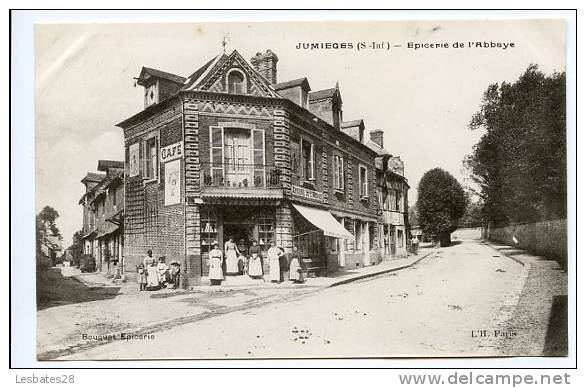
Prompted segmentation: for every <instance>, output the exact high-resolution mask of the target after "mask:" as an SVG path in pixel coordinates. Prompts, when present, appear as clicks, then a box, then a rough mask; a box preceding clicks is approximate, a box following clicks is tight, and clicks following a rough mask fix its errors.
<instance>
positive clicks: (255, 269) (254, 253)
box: [248, 240, 262, 279]
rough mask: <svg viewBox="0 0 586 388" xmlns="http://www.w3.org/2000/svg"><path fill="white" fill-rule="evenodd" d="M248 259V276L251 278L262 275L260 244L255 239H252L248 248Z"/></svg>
mask: <svg viewBox="0 0 586 388" xmlns="http://www.w3.org/2000/svg"><path fill="white" fill-rule="evenodd" d="M248 252H249V253H250V259H249V260H248V276H250V277H251V278H253V279H258V278H260V277H262V259H261V257H260V246H259V245H258V243H257V242H256V240H252V246H251V247H250V249H249V250H248Z"/></svg>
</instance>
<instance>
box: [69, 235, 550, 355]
mask: <svg viewBox="0 0 586 388" xmlns="http://www.w3.org/2000/svg"><path fill="white" fill-rule="evenodd" d="M454 237H455V238H454V240H455V241H454V243H453V245H452V246H451V247H448V248H440V249H438V250H436V251H434V252H433V253H432V254H431V255H429V256H428V257H427V258H425V259H423V260H422V261H420V262H419V263H417V264H415V265H414V266H412V267H410V268H406V269H403V270H400V271H397V272H392V273H389V274H386V275H380V276H378V277H376V278H371V279H367V280H361V281H356V282H353V283H349V284H346V285H341V286H337V287H332V288H325V289H321V290H319V291H308V290H305V291H301V290H296V291H295V292H287V291H286V290H280V293H279V297H277V298H273V300H271V301H268V302H264V303H260V304H259V305H258V306H257V307H255V306H251V307H250V308H246V309H239V308H235V309H234V310H233V311H228V312H224V313H222V314H214V313H213V309H212V313H210V314H208V315H206V316H205V317H202V318H201V319H197V320H194V321H193V322H189V321H187V322H177V324H175V325H167V326H165V327H164V328H163V329H161V330H159V331H153V332H152V333H151V334H152V335H151V336H146V337H148V338H144V339H132V340H129V341H126V340H115V341H110V342H108V343H107V344H104V345H101V346H93V347H89V348H87V349H83V348H82V349H80V351H72V352H70V353H69V354H65V355H61V356H60V357H58V358H59V359H76V360H81V359H152V358H248V357H259V358H266V357H278V358H288V357H393V356H419V357H421V356H466V355H468V356H470V355H474V356H491V355H497V354H502V353H501V350H502V349H501V348H502V343H503V342H502V341H503V338H504V337H505V336H506V335H520V334H522V333H513V334H511V333H510V332H508V331H506V330H505V329H504V327H505V326H504V324H505V323H506V322H504V320H507V319H510V314H507V313H504V312H503V311H504V310H506V308H504V307H503V306H505V305H508V306H509V307H510V305H511V303H510V301H515V300H518V298H519V293H520V292H521V290H522V288H523V281H524V277H523V276H520V275H522V269H523V266H522V265H520V264H519V263H518V262H516V261H514V260H512V259H511V258H508V257H505V256H504V255H502V254H500V253H499V252H498V251H497V250H495V249H493V248H490V247H488V246H486V245H484V244H481V243H480V242H479V241H478V240H476V239H475V238H476V237H477V235H476V231H473V232H472V233H464V232H460V231H457V232H456V233H454ZM520 279H521V280H520ZM520 281H521V283H520ZM257 291H258V290H257ZM257 291H255V292H257ZM253 294H254V292H253ZM176 298H178V299H177V300H176V301H175V302H176V304H181V305H183V306H194V307H197V305H198V298H199V299H201V300H202V302H203V304H205V299H206V298H203V297H201V296H199V295H197V294H196V295H193V294H191V295H184V296H177V297H176ZM243 298H244V299H243ZM245 299H246V297H245V296H243V297H242V298H240V300H241V301H242V300H245ZM237 302H238V301H236V303H237ZM208 307H209V306H208ZM135 308H136V309H140V308H141V307H140V305H139V304H137V305H136V307H135ZM542 310H543V309H542ZM505 312H506V311H505ZM497 329H498V330H499V333H498V334H497V333H495V332H494V331H495V330H497ZM533 330H539V328H538V327H534V328H533ZM109 333H110V332H107V333H106V332H104V333H103V334H109Z"/></svg>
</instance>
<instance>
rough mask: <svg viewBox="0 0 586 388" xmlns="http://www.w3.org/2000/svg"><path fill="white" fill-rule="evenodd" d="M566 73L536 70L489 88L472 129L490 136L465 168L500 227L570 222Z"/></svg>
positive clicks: (491, 218)
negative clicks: (525, 223) (558, 221)
mask: <svg viewBox="0 0 586 388" xmlns="http://www.w3.org/2000/svg"><path fill="white" fill-rule="evenodd" d="M565 83H566V75H565V73H554V74H553V75H551V76H545V75H544V74H543V73H542V72H540V71H539V70H538V67H537V66H536V65H531V66H529V67H528V68H527V70H526V71H525V73H524V74H523V75H521V77H520V78H519V79H518V80H517V81H516V82H514V83H513V84H510V83H507V82H503V83H502V84H500V85H498V84H492V85H489V86H488V88H487V90H486V91H485V92H484V96H483V99H482V103H481V106H480V110H479V111H478V112H477V113H475V114H474V116H473V117H472V119H471V121H470V124H469V127H470V128H471V129H472V130H476V129H483V130H485V133H484V134H483V135H482V137H481V139H480V141H479V142H478V143H477V144H476V145H475V146H474V149H473V152H472V154H471V155H469V156H468V157H466V159H465V160H464V164H465V166H466V167H467V169H468V170H469V172H470V174H471V177H472V180H473V181H475V182H476V183H477V184H478V185H479V187H480V196H481V198H482V200H483V204H484V205H483V207H482V214H483V217H484V218H486V219H487V220H488V221H491V222H493V223H495V224H497V225H498V224H507V223H510V222H534V221H539V220H544V219H550V218H565V217H566V115H565V110H566V103H565V96H566V90H565Z"/></svg>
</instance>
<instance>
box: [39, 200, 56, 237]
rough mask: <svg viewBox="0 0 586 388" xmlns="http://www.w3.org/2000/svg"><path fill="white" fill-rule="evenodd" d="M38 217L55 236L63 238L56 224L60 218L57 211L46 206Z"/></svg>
mask: <svg viewBox="0 0 586 388" xmlns="http://www.w3.org/2000/svg"><path fill="white" fill-rule="evenodd" d="M38 217H39V220H40V221H41V222H42V223H43V225H44V226H45V227H46V228H48V229H49V230H50V231H51V233H52V235H53V236H61V234H60V232H59V228H58V227H57V224H56V223H55V221H56V220H57V218H59V213H58V212H57V210H55V209H53V208H52V207H51V206H45V207H44V208H43V210H41V212H40V213H39V214H38Z"/></svg>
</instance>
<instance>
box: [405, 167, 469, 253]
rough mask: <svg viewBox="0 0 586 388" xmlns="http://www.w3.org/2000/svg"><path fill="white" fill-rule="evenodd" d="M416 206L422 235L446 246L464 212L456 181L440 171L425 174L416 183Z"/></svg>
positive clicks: (459, 188)
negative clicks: (426, 235) (435, 237)
mask: <svg viewBox="0 0 586 388" xmlns="http://www.w3.org/2000/svg"><path fill="white" fill-rule="evenodd" d="M416 206H417V217H418V219H419V224H420V226H421V227H422V229H423V232H424V233H427V234H429V235H432V236H434V235H435V236H437V237H439V240H440V245H441V246H443V247H444V246H449V245H450V244H451V238H450V234H451V233H452V232H453V231H454V230H456V228H457V227H458V221H459V220H460V218H461V217H462V216H463V215H464V211H465V209H466V195H465V193H464V189H463V188H462V186H461V185H460V183H459V182H458V181H457V180H456V178H454V177H453V176H452V175H451V174H450V173H449V172H447V171H445V170H442V169H441V168H434V169H432V170H429V171H427V172H426V173H425V174H423V177H422V178H421V181H419V186H418V198H417V204H416Z"/></svg>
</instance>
